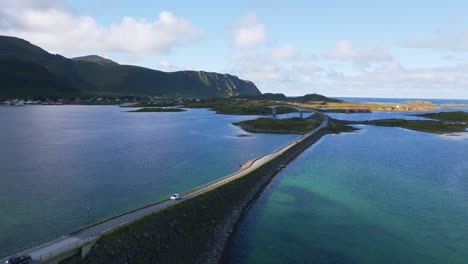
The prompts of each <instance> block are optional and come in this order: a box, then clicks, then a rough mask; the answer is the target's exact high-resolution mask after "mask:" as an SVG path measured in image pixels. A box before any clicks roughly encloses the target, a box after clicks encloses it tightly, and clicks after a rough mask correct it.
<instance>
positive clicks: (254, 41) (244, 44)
mask: <svg viewBox="0 0 468 264" xmlns="http://www.w3.org/2000/svg"><path fill="white" fill-rule="evenodd" d="M230 31H231V38H232V44H233V45H234V47H236V48H249V47H254V46H258V45H261V44H265V43H266V42H267V40H268V38H267V34H266V30H265V26H264V25H263V24H261V23H260V22H259V21H258V19H257V16H256V15H255V14H253V13H252V14H249V15H247V16H245V17H242V18H241V19H239V20H238V21H236V22H235V23H234V24H233V25H232V26H231V27H230Z"/></svg>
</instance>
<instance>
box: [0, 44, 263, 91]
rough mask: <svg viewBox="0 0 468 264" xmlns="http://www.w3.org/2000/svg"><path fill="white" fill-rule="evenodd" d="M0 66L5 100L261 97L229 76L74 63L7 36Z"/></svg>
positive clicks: (99, 61) (90, 59) (83, 60)
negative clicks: (46, 97)
mask: <svg viewBox="0 0 468 264" xmlns="http://www.w3.org/2000/svg"><path fill="white" fill-rule="evenodd" d="M19 64H21V67H19V66H18V65H19ZM0 65H2V67H1V68H2V71H0V81H1V83H2V89H1V90H0V97H2V98H14V97H32V96H37V95H41V96H75V95H78V96H81V95H83V94H87V95H110V96H112V95H159V96H160V95H165V96H180V97H210V96H220V97H226V96H235V95H244V94H245V95H257V94H260V91H259V90H258V89H257V87H256V86H255V84H254V83H252V82H250V81H245V80H241V79H239V78H238V77H236V76H233V75H229V74H219V73H210V72H198V71H179V72H170V73H167V72H162V71H156V70H152V69H147V68H143V67H136V66H131V65H119V64H117V63H115V62H112V61H110V60H107V59H104V58H101V57H99V56H95V55H93V56H85V57H80V58H75V59H74V60H72V59H67V58H65V57H63V56H60V55H53V54H50V53H48V52H47V51H45V50H43V49H41V48H39V47H37V46H35V45H33V44H31V43H29V42H27V41H25V40H22V39H18V38H14V37H6V36H0Z"/></svg>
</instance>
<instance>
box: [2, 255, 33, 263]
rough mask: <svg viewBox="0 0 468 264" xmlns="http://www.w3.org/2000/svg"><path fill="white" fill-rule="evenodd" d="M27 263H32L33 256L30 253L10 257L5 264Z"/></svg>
mask: <svg viewBox="0 0 468 264" xmlns="http://www.w3.org/2000/svg"><path fill="white" fill-rule="evenodd" d="M26 263H32V258H31V256H28V255H25V256H19V257H16V258H10V259H9V260H7V261H5V264H26Z"/></svg>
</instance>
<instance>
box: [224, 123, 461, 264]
mask: <svg viewBox="0 0 468 264" xmlns="http://www.w3.org/2000/svg"><path fill="white" fill-rule="evenodd" d="M361 127H362V128H363V130H362V131H359V132H357V133H350V134H346V135H338V136H332V135H329V136H325V137H324V138H323V139H321V140H320V141H319V142H318V143H317V144H316V145H314V146H312V147H311V148H309V149H308V150H306V151H305V152H304V153H303V154H302V155H301V157H300V158H299V159H298V160H296V161H294V162H293V163H291V164H290V165H288V166H287V168H286V169H285V170H284V171H283V172H282V173H281V174H280V175H278V176H277V177H276V178H275V179H274V180H273V182H272V184H271V185H270V186H269V188H267V190H266V191H265V192H264V193H263V194H262V195H261V197H260V198H259V199H258V200H257V201H256V202H255V203H254V205H253V206H252V207H251V208H250V210H249V211H248V212H247V214H246V216H245V218H244V219H243V220H242V221H241V223H240V224H239V228H238V230H237V232H236V233H235V235H234V237H233V239H232V245H231V248H230V250H229V251H228V254H227V256H226V257H227V258H226V260H229V261H228V262H230V263H441V264H445V263H460V264H461V263H467V262H466V261H467V259H468V221H467V219H468V139H462V140H447V139H445V138H444V137H442V136H439V135H433V134H428V133H420V132H414V131H410V130H405V129H399V128H386V127H374V126H368V127H366V126H361Z"/></svg>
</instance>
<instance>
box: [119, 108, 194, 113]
mask: <svg viewBox="0 0 468 264" xmlns="http://www.w3.org/2000/svg"><path fill="white" fill-rule="evenodd" d="M184 111H187V110H185V109H182V108H161V107H145V108H140V109H137V110H132V111H127V112H130V113H151V112H184Z"/></svg>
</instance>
